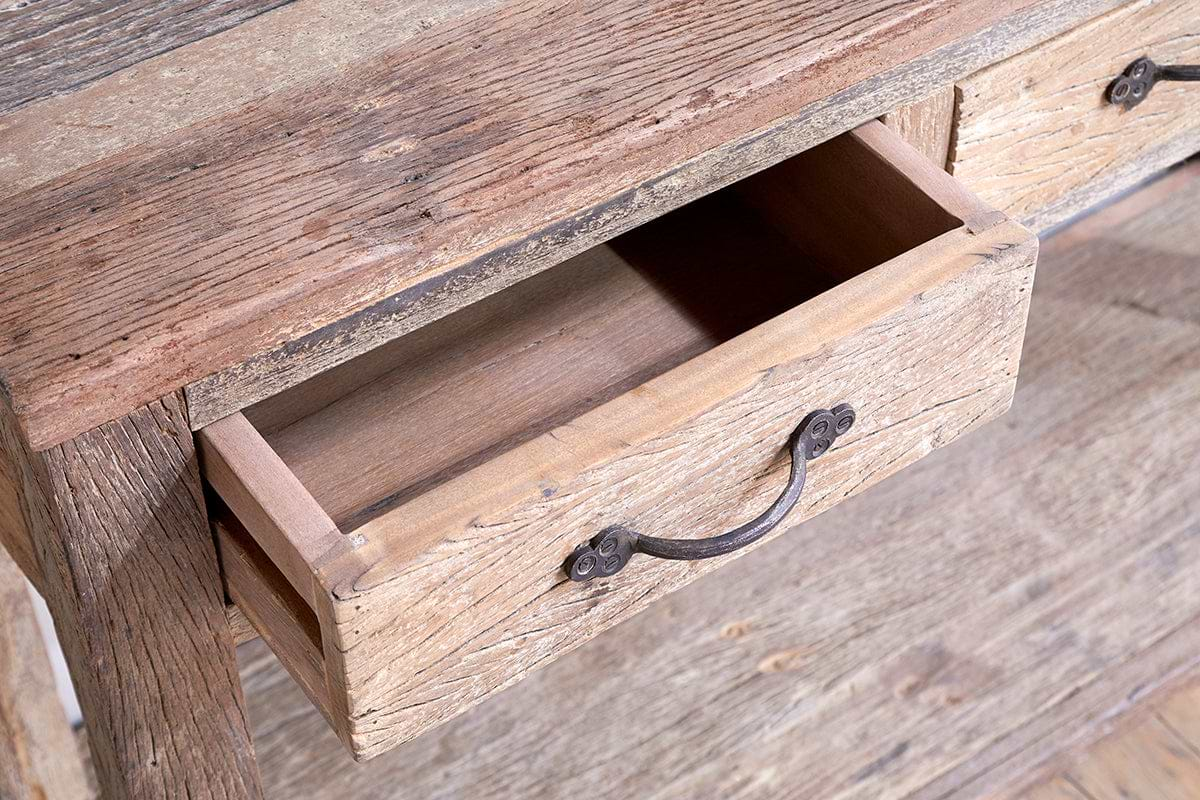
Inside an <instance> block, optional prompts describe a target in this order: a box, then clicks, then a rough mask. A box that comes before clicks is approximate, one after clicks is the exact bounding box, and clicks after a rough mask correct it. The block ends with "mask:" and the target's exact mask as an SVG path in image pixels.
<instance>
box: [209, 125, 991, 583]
mask: <svg viewBox="0 0 1200 800" xmlns="http://www.w3.org/2000/svg"><path fill="white" fill-rule="evenodd" d="M872 131H875V132H877V133H884V134H887V131H883V130H882V128H879V127H878V126H865V127H864V128H862V129H859V130H856V131H855V132H853V133H852V134H848V135H847V136H845V137H839V138H838V139H835V140H831V141H830V142H827V143H825V144H823V145H820V146H818V147H816V148H813V149H812V150H810V151H807V152H805V153H803V154H801V155H799V156H796V157H795V158H792V159H790V160H789V161H787V162H785V163H784V164H780V165H778V166H776V167H775V168H773V169H771V170H769V171H767V172H765V173H762V174H761V175H760V176H757V177H755V178H753V179H750V180H748V181H744V182H742V183H740V184H738V185H736V186H734V187H731V189H730V190H728V191H723V192H718V193H716V194H714V195H710V196H709V197H707V198H703V199H702V200H699V201H696V202H695V203H692V204H690V205H689V206H687V207H685V208H683V209H678V210H677V211H675V212H672V213H671V214H668V215H666V216H664V217H663V218H661V219H659V220H656V221H655V222H652V223H649V224H647V225H644V226H641V227H640V228H638V229H637V230H635V231H631V232H629V233H627V234H625V235H623V236H621V237H618V238H617V239H615V240H613V241H612V242H611V243H609V244H608V245H602V246H599V247H596V248H593V249H592V250H589V251H587V252H586V253H584V254H582V255H580V256H577V257H576V258H574V259H571V260H570V261H568V262H566V263H564V264H561V265H559V266H557V267H554V268H553V269H550V270H547V271H546V272H543V273H541V274H539V275H537V276H534V277H533V278H530V279H528V280H526V281H523V282H522V283H521V284H519V285H517V286H514V287H511V288H510V289H508V290H506V291H504V292H500V293H498V294H496V295H493V296H492V297H490V298H488V299H486V300H484V301H481V302H479V303H476V304H474V305H472V306H470V307H469V308H467V309H464V310H463V311H461V312H458V313H456V314H453V315H450V316H448V317H445V318H443V319H442V320H439V321H438V322H435V323H433V324H431V325H428V326H426V327H425V328H422V329H421V330H420V331H418V332H415V333H414V334H412V335H410V336H405V337H401V338H400V339H399V340H397V341H396V342H394V343H392V344H391V345H389V346H387V347H384V348H381V349H380V350H378V351H375V352H373V353H372V354H369V355H368V356H366V357H364V358H362V359H354V360H353V361H350V362H347V363H346V364H344V365H342V366H341V367H339V368H337V369H335V370H333V371H331V372H330V373H327V374H325V375H322V376H321V377H320V378H319V379H317V380H316V381H313V382H311V384H310V383H306V384H305V385H303V386H301V387H298V388H297V389H296V390H295V391H291V392H284V393H282V394H280V395H277V396H276V397H275V398H272V399H270V400H268V401H266V402H264V403H262V404H260V405H259V406H255V407H253V408H252V409H249V410H248V412H247V414H248V416H249V418H250V419H251V420H253V421H254V422H255V425H256V426H263V427H264V431H266V432H267V437H266V438H267V441H268V442H269V443H270V445H271V447H272V448H274V449H275V451H276V452H277V453H278V455H279V457H281V458H282V460H283V462H285V463H286V465H287V467H288V468H290V469H291V470H292V471H294V473H295V476H296V477H297V478H299V480H300V483H302V484H303V485H304V487H305V488H307V490H308V491H309V492H311V493H312V495H313V497H314V498H315V499H316V501H317V502H318V503H319V504H320V505H321V507H323V508H324V510H325V511H326V512H328V515H329V516H331V517H332V518H333V520H334V522H336V523H337V524H338V526H339V527H341V529H342V530H343V531H345V532H349V531H351V530H353V529H354V528H356V527H358V526H359V525H362V524H363V523H365V522H366V521H368V520H369V519H371V518H372V517H375V516H378V515H379V514H380V513H382V512H384V511H386V510H387V508H389V507H395V506H396V505H399V504H401V503H403V502H404V501H405V500H407V499H410V498H412V497H415V496H417V495H419V494H421V493H422V492H423V491H427V490H428V489H430V488H432V487H433V486H436V485H438V484H440V483H444V482H445V481H447V480H450V479H451V478H453V477H455V476H457V475H461V474H462V473H464V472H467V471H468V470H470V469H471V468H473V467H475V466H478V465H480V464H482V463H484V462H486V461H488V460H489V459H491V458H493V457H495V456H497V455H499V454H500V453H503V452H506V451H508V450H511V449H512V448H514V447H516V446H518V445H520V444H522V443H524V442H527V441H529V440H531V439H533V438H536V437H537V436H539V435H541V434H544V433H546V432H547V431H550V430H552V429H554V428H555V427H557V426H559V425H562V424H565V423H568V422H570V421H571V420H572V419H574V418H576V417H578V416H580V415H581V414H582V413H584V412H585V411H587V410H589V409H592V408H595V407H597V406H599V405H601V404H602V403H604V402H606V401H608V400H611V399H613V398H615V397H617V396H618V395H620V394H622V393H624V392H626V391H629V390H630V389H633V388H635V387H637V386H639V385H641V384H643V383H645V382H646V381H648V380H650V379H651V378H654V377H657V376H658V375H661V374H663V373H665V372H667V371H668V370H670V369H671V368H673V367H675V366H678V365H679V364H681V363H683V362H685V361H687V360H689V359H691V358H694V357H696V356H698V355H700V354H701V353H704V352H706V351H708V350H711V349H712V348H713V347H715V346H717V345H719V344H721V343H723V342H726V341H728V340H730V339H732V338H733V337H735V336H736V335H738V334H741V333H743V332H745V331H747V330H750V329H751V328H753V327H755V326H756V325H759V324H761V323H763V322H765V321H767V320H768V319H770V318H772V317H775V316H778V315H779V314H782V313H785V312H787V311H789V310H791V309H792V308H794V307H796V306H798V305H800V304H802V303H804V302H805V301H807V300H809V299H811V298H813V297H814V296H816V295H818V294H820V293H821V292H822V291H825V290H827V289H829V288H830V287H831V286H833V285H835V284H836V283H837V282H838V281H840V280H846V279H848V278H850V277H853V276H854V275H857V274H859V273H862V272H863V271H865V270H867V269H870V268H871V267H874V266H876V265H878V264H880V263H882V262H884V261H887V260H888V259H890V258H891V257H893V256H895V255H898V254H900V253H903V252H904V251H906V250H909V249H911V248H913V247H916V246H917V245H919V244H922V243H924V242H926V241H929V240H931V239H934V238H936V237H937V236H938V235H940V234H942V233H945V232H947V231H949V230H951V229H952V228H954V227H957V226H959V225H961V224H962V223H961V222H960V221H959V219H957V218H955V216H953V215H957V216H958V217H962V218H966V219H969V220H971V222H970V223H969V224H972V225H986V224H987V221H988V219H989V217H988V212H987V211H986V210H983V209H980V208H979V207H978V206H977V205H975V204H974V202H975V201H973V200H971V199H970V198H967V197H964V196H963V193H962V192H961V190H960V189H959V187H957V185H956V184H954V183H953V181H952V180H950V179H949V178H947V177H946V176H945V175H944V173H938V175H937V177H940V178H941V179H942V181H941V182H940V184H939V185H933V183H932V182H930V183H929V185H923V186H917V187H914V183H913V181H914V180H924V178H920V177H918V176H922V175H927V174H928V173H929V172H930V170H928V168H926V167H924V165H922V164H914V163H909V164H908V165H907V166H908V168H907V169H896V168H895V167H894V166H889V163H901V162H903V161H904V158H905V157H906V156H912V157H913V158H919V156H917V155H915V154H914V153H913V151H912V150H911V149H910V148H908V147H906V146H905V145H904V144H903V143H902V142H899V141H897V140H896V138H895V137H894V136H884V137H882V138H881V139H880V137H875V138H872ZM876 139H880V140H879V141H876ZM873 147H874V148H875V149H872V148H873ZM933 197H937V198H940V200H941V201H942V202H943V203H944V204H946V205H947V206H949V210H947V209H946V208H943V207H942V206H941V205H939V204H938V202H937V201H935V200H934V199H931V198H933ZM731 265H738V269H730V267H731ZM363 362H366V363H363ZM385 364H386V369H385V368H384V365H385ZM234 420H238V422H236V423H233V422H231V421H234ZM231 424H237V425H238V426H239V430H240V431H241V433H240V434H239V436H238V437H237V438H238V439H241V440H248V439H251V438H253V437H254V436H255V433H254V431H253V430H247V429H246V427H245V421H244V420H241V417H240V415H233V416H231V417H227V418H226V419H225V420H221V421H219V422H217V423H214V424H213V425H212V426H209V427H207V428H205V429H203V430H202V431H201V432H200V436H201V437H202V438H207V437H208V436H209V432H210V431H212V432H213V433H212V435H214V436H218V437H219V436H221V435H222V434H221V431H220V429H221V428H223V427H227V426H229V425H231ZM226 438H228V437H226ZM397 454H404V455H403V457H397ZM260 460H261V461H264V462H265V461H267V460H269V459H268V458H267V456H265V455H264V456H263V457H262V458H261V459H260ZM274 461H275V462H278V461H279V459H278V458H274ZM278 466H280V467H282V465H278ZM237 471H241V472H255V473H257V472H260V471H261V470H260V469H258V468H253V467H251V466H249V465H246V466H245V467H243V468H242V469H239V470H237ZM226 473H227V471H226ZM226 478H227V475H226V474H225V473H222V474H217V475H212V476H210V482H212V483H213V484H214V486H217V489H218V491H220V492H222V494H224V493H225V492H224V491H222V488H223V487H224V486H225V479H226ZM276 494H294V492H283V491H277V492H276ZM238 499H240V498H234V497H230V498H228V500H229V502H230V505H231V506H236V505H237V504H235V502H234V501H235V500H238ZM309 502H311V500H310V501H309ZM283 505H285V506H288V507H295V506H297V503H283ZM234 510H235V511H238V508H236V507H235V508H234ZM308 516H309V517H311V518H312V519H318V518H320V517H321V516H323V513H322V512H320V510H319V509H318V511H317V512H316V513H312V514H309V515H308ZM253 521H254V520H253V519H252V518H251V517H248V516H244V517H243V523H245V524H246V525H247V526H248V527H250V528H251V531H252V532H253V531H254V526H253V524H252V523H253ZM293 527H294V528H295V532H294V534H293V535H294V536H296V537H298V538H301V539H303V538H308V534H305V533H303V532H302V531H301V525H300V524H296V525H294V526H293ZM256 539H258V540H259V541H260V543H261V544H262V546H263V547H264V549H266V550H268V551H271V550H272V549H273V548H272V542H271V541H269V540H264V539H263V538H262V537H259V536H257V535H256ZM322 547H324V548H327V547H328V545H323V546H322ZM315 555H317V554H316V553H313V554H310V556H315ZM276 560H277V563H280V564H282V563H283V562H282V561H281V560H279V559H276ZM305 561H306V563H308V564H310V565H314V566H315V565H316V564H317V563H318V562H317V560H316V558H314V557H309V558H307V559H306V560H305Z"/></svg>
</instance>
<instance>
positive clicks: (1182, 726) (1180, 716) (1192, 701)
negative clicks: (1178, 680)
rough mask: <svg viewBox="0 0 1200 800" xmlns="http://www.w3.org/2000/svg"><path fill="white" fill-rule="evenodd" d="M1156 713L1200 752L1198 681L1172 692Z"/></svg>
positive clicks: (1199, 693)
mask: <svg viewBox="0 0 1200 800" xmlns="http://www.w3.org/2000/svg"><path fill="white" fill-rule="evenodd" d="M1158 715H1159V718H1160V719H1162V721H1163V722H1164V723H1166V724H1167V725H1168V726H1169V727H1170V728H1171V730H1173V731H1175V732H1176V733H1178V734H1179V735H1180V737H1182V738H1183V739H1184V740H1185V741H1187V743H1188V744H1189V745H1191V746H1192V747H1193V748H1195V749H1196V751H1197V752H1200V683H1197V684H1193V685H1191V686H1188V687H1186V688H1184V689H1181V690H1180V691H1178V692H1176V693H1175V694H1173V695H1172V696H1171V697H1170V699H1168V700H1167V701H1166V702H1165V703H1163V704H1162V705H1161V706H1160V707H1159V709H1158ZM1198 788H1200V787H1198Z"/></svg>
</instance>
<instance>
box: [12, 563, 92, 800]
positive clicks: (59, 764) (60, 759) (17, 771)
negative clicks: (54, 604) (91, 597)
mask: <svg viewBox="0 0 1200 800" xmlns="http://www.w3.org/2000/svg"><path fill="white" fill-rule="evenodd" d="M0 797H2V798H4V800H85V798H89V797H91V794H90V792H89V791H88V785H87V781H86V778H85V777H84V771H83V762H82V761H81V760H80V758H79V752H78V750H77V749H76V747H75V734H74V732H72V730H71V726H70V724H69V723H68V722H67V715H66V713H65V712H64V711H63V706H62V703H61V702H60V701H59V699H58V691H57V690H56V688H55V685H54V671H53V670H52V669H51V668H50V659H49V658H48V657H47V655H46V644H45V642H44V641H43V639H42V632H41V629H40V628H39V627H38V622H37V619H36V618H35V617H34V612H33V604H32V603H31V602H30V599H29V592H28V590H27V589H26V585H25V581H24V580H23V578H22V576H21V570H20V569H19V568H18V567H17V565H16V563H15V562H14V561H13V560H12V559H10V558H9V557H8V556H7V555H6V554H5V552H4V550H3V548H0Z"/></svg>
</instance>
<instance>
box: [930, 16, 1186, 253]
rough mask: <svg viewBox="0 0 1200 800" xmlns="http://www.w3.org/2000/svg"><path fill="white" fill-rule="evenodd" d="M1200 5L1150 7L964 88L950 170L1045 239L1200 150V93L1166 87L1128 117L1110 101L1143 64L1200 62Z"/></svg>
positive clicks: (1091, 26)
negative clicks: (1199, 33) (1044, 232)
mask: <svg viewBox="0 0 1200 800" xmlns="http://www.w3.org/2000/svg"><path fill="white" fill-rule="evenodd" d="M1197 19H1200V2H1197V1H1196V0H1176V1H1174V2H1158V1H1157V0H1142V1H1141V2H1134V3H1129V4H1127V5H1125V6H1122V7H1121V8H1120V9H1117V10H1115V11H1113V12H1111V13H1109V14H1107V15H1105V16H1103V17H1101V18H1099V19H1097V20H1094V21H1091V22H1088V23H1087V24H1085V25H1081V26H1080V27H1078V28H1076V29H1075V30H1072V31H1070V32H1069V33H1066V34H1063V35H1062V36H1059V37H1058V38H1056V39H1054V40H1052V41H1050V42H1047V43H1046V44H1044V45H1042V46H1040V47H1036V48H1033V49H1031V50H1029V51H1028V52H1025V53H1022V54H1020V55H1017V56H1014V57H1013V58H1011V59H1008V60H1006V61H1003V62H1001V63H999V64H996V65H995V66H992V67H988V68H986V69H984V70H982V71H981V72H979V73H977V74H975V75H973V76H971V77H969V78H967V79H965V80H963V81H962V82H960V83H959V86H958V90H959V99H958V126H957V129H956V136H955V144H954V148H953V152H952V154H951V171H952V172H953V173H954V175H955V177H957V178H959V179H960V180H962V181H963V182H964V183H965V184H966V185H967V186H968V187H969V188H971V189H972V190H973V191H975V192H976V193H977V194H978V195H979V196H980V197H981V198H983V199H984V200H985V201H987V202H988V203H990V204H992V205H993V206H995V207H996V208H999V209H1002V210H1004V211H1006V212H1008V213H1009V214H1010V215H1011V216H1013V217H1014V218H1016V219H1020V220H1024V221H1026V222H1027V223H1028V224H1030V225H1031V226H1032V227H1034V228H1036V229H1039V230H1040V229H1045V228H1047V227H1049V226H1051V225H1053V224H1056V223H1058V222H1061V221H1063V220H1065V219H1067V218H1068V217H1070V216H1072V215H1074V214H1077V213H1079V212H1080V211H1082V210H1084V209H1085V208H1087V207H1089V206H1091V205H1094V204H1095V203H1097V202H1099V201H1101V200H1103V199H1104V198H1106V197H1108V196H1111V195H1112V194H1115V193H1116V192H1119V191H1121V190H1123V189H1127V188H1129V187H1131V186H1133V185H1135V184H1137V183H1138V182H1139V181H1142V180H1144V179H1145V178H1147V177H1148V176H1150V175H1151V174H1153V173H1154V172H1157V171H1158V170H1161V169H1163V168H1164V167H1166V166H1168V165H1170V164H1173V163H1175V162H1177V161H1181V160H1182V159H1184V158H1186V157H1188V156H1190V155H1191V154H1192V153H1195V152H1196V151H1197V150H1200V104H1197V103H1196V94H1195V91H1194V87H1189V85H1188V84H1179V83H1176V84H1172V83H1163V84H1160V85H1158V86H1156V87H1155V89H1154V92H1153V93H1152V94H1151V95H1150V96H1149V98H1147V100H1146V101H1145V102H1144V103H1142V104H1141V105H1140V106H1138V107H1137V108H1136V109H1133V110H1131V111H1128V112H1126V111H1123V110H1121V109H1118V108H1117V107H1116V106H1112V105H1109V104H1107V103H1106V102H1105V101H1104V90H1105V88H1106V87H1107V85H1108V83H1109V82H1110V81H1111V80H1112V79H1113V78H1114V77H1115V76H1116V75H1118V74H1119V73H1120V72H1121V70H1123V69H1124V68H1125V67H1126V65H1128V64H1129V63H1130V62H1131V61H1133V60H1134V59H1135V58H1138V57H1139V56H1142V55H1149V56H1151V57H1152V58H1154V59H1155V60H1156V61H1158V62H1159V63H1162V64H1170V63H1184V64H1194V63H1196V62H1197V61H1200V41H1198V40H1197V38H1196V36H1195V34H1196V20H1197Z"/></svg>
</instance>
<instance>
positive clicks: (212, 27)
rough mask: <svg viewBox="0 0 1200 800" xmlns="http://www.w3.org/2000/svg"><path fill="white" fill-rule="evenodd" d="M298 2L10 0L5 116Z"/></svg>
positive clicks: (1, 50) (0, 57)
mask: <svg viewBox="0 0 1200 800" xmlns="http://www.w3.org/2000/svg"><path fill="white" fill-rule="evenodd" d="M290 1H291V0H220V2H216V3H212V2H204V0H183V2H176V1H173V0H134V2H122V3H113V2H111V0H9V2H7V3H6V4H5V6H4V7H0V21H2V22H3V24H2V25H0V65H3V66H2V71H3V74H4V81H3V82H2V83H0V115H3V114H5V113H7V112H11V111H12V110H14V109H16V108H20V107H21V106H23V105H25V104H26V103H33V102H36V101H38V100H42V99H44V98H47V97H52V96H55V95H61V94H67V93H70V92H73V91H77V90H79V89H81V88H83V87H84V86H86V85H88V84H90V83H93V82H94V81H97V80H100V79H101V78H104V77H105V76H107V75H111V74H113V73H115V72H119V71H120V70H123V69H126V68H128V67H132V66H134V65H136V64H138V63H140V62H142V61H145V60H147V59H149V58H152V57H154V56H156V55H159V54H160V53H165V52H167V51H169V50H174V49H176V48H178V47H182V46H184V45H187V44H189V43H191V42H195V41H198V40H200V39H203V38H205V37H207V36H211V35H212V34H214V33H219V32H221V31H223V30H227V29H228V28H232V27H234V26H235V25H238V24H240V23H242V22H244V21H245V20H247V19H251V18H253V17H255V16H257V15H258V14H261V13H263V12H264V11H269V10H270V9H272V8H275V7H276V6H280V5H283V4H285V3H288V2H290ZM0 125H3V123H0Z"/></svg>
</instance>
